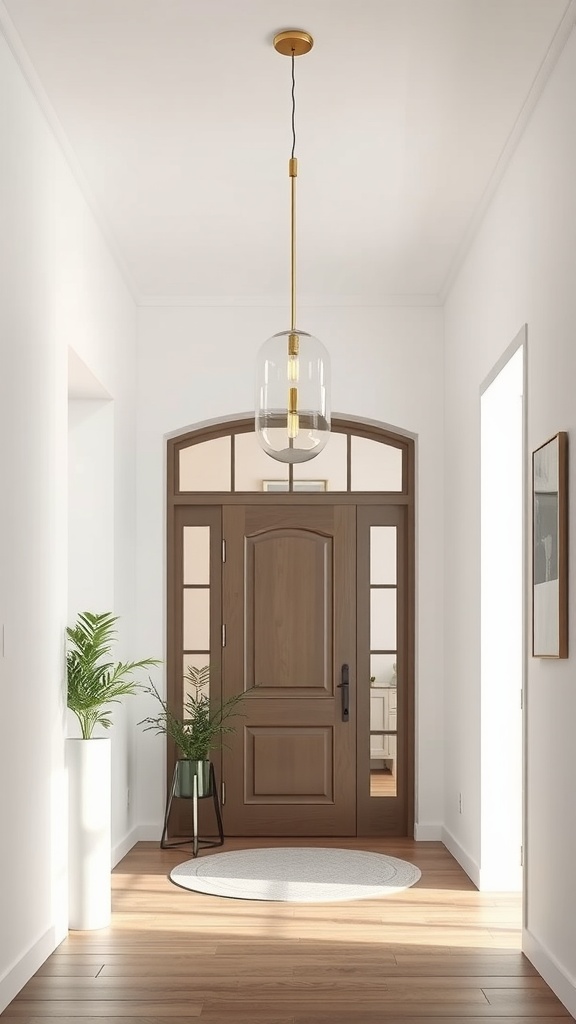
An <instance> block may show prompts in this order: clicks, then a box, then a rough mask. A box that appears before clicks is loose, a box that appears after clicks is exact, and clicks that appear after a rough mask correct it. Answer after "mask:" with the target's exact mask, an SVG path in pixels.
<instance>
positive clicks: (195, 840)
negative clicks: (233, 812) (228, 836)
mask: <svg viewBox="0 0 576 1024" xmlns="http://www.w3.org/2000/svg"><path fill="white" fill-rule="evenodd" d="M177 781H178V762H176V764H175V765H174V774H173V775H172V785H171V786H170V792H169V794H168V799H167V801H166V812H165V814H164V828H163V829H162V838H161V840H160V846H161V848H162V849H163V850H171V849H173V848H174V847H176V846H186V845H187V844H188V843H189V842H190V839H181V840H177V841H176V842H170V843H169V842H167V841H166V836H167V834H168V821H169V818H170V811H171V809H172V801H173V799H174V794H175V791H176V785H177ZM192 782H193V789H192V796H191V797H183V799H184V800H192V852H193V856H194V857H197V856H198V849H199V847H203V848H205V847H212V846H223V844H224V828H223V825H222V814H221V812H220V801H219V800H218V789H217V787H216V775H215V774H214V765H213V764H212V762H210V784H209V787H208V792H207V793H203V794H202V796H199V795H198V776H197V775H194V777H193V780H192ZM210 796H211V797H212V799H213V801H214V810H215V812H216V821H217V822H218V836H219V838H218V839H214V838H212V837H211V838H209V839H201V838H200V836H199V835H198V801H199V800H205V799H206V798H207V797H210Z"/></svg>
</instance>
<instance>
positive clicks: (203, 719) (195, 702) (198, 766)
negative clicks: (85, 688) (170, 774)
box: [138, 665, 244, 797]
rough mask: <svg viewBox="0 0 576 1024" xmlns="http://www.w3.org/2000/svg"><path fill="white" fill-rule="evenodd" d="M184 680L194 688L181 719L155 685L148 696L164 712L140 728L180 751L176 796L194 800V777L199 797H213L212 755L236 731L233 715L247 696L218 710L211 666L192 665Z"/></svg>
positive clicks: (233, 699)
mask: <svg viewBox="0 0 576 1024" xmlns="http://www.w3.org/2000/svg"><path fill="white" fill-rule="evenodd" d="M184 679H185V681H186V682H187V683H189V684H190V686H189V691H190V692H189V693H188V696H187V698H186V699H185V701H184V706H183V714H182V715H181V716H180V715H176V714H174V712H173V711H172V710H171V708H169V707H168V702H167V701H165V700H163V698H162V697H161V696H160V694H159V693H158V690H157V689H156V687H155V686H154V685H153V684H151V685H150V686H149V687H148V689H147V692H148V693H150V694H152V696H154V697H155V698H156V700H157V701H158V703H159V705H160V710H159V711H158V713H157V714H156V715H151V716H149V717H148V718H144V719H143V720H142V721H141V722H139V723H138V724H139V725H143V726H144V727H145V728H144V732H147V731H149V730H152V731H153V732H155V733H156V734H157V735H160V734H162V735H165V736H167V737H168V738H169V739H171V740H172V742H173V743H174V745H175V747H176V751H177V753H178V755H179V756H178V758H177V761H176V766H175V769H174V778H173V781H172V796H181V797H191V796H192V794H193V789H194V776H196V778H197V787H198V789H197V795H198V796H199V797H202V796H211V795H212V791H211V777H213V776H212V775H211V772H210V765H211V762H210V751H211V750H214V749H218V748H219V747H221V746H222V745H223V736H224V734H225V733H228V732H234V731H235V730H234V726H232V725H227V724H226V723H227V720H228V719H229V718H230V717H231V716H232V715H237V714H239V713H240V712H239V711H238V707H237V706H238V704H239V703H240V701H241V700H242V699H243V697H244V694H243V693H238V694H235V695H234V696H233V697H230V698H229V699H228V700H226V701H224V703H222V704H219V705H218V706H216V707H214V706H213V705H211V703H210V697H209V695H208V693H207V692H206V688H207V687H208V684H209V681H210V669H209V667H208V665H203V666H202V667H201V668H196V667H195V666H193V665H189V666H188V669H187V671H186V675H185V676H184Z"/></svg>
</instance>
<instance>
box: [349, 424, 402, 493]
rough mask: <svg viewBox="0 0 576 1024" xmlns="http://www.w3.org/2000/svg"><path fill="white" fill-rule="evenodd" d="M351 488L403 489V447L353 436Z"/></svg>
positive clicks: (360, 489) (369, 489) (368, 489)
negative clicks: (394, 446)
mask: <svg viewBox="0 0 576 1024" xmlns="http://www.w3.org/2000/svg"><path fill="white" fill-rule="evenodd" d="M351 442H352V450H351V452H352V469H351V484H350V486H351V489H352V490H353V491H401V490H402V449H401V448H393V447H392V445H389V444H381V443H380V442H379V441H371V440H370V439H369V438H366V437H352V438H351Z"/></svg>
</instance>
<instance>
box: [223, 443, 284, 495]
mask: <svg viewBox="0 0 576 1024" xmlns="http://www.w3.org/2000/svg"><path fill="white" fill-rule="evenodd" d="M234 473H235V479H234V490H235V491H261V490H262V481H263V480H268V479H269V478H270V477H274V479H276V480H284V481H285V483H286V488H287V487H288V464H287V463H282V462H276V460H275V459H272V458H271V457H270V456H269V455H267V454H266V452H265V451H263V449H262V448H261V447H260V445H259V444H258V441H257V440H256V434H236V436H235V438H234Z"/></svg>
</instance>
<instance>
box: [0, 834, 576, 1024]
mask: <svg viewBox="0 0 576 1024" xmlns="http://www.w3.org/2000/svg"><path fill="white" fill-rule="evenodd" d="M257 845H260V846H277V845H311V846H340V847H346V848H352V849H373V850H379V851H381V852H383V853H390V854H391V855H393V856H398V857H403V858H405V859H407V860H411V861H412V862H413V863H415V864H417V865H418V866H419V867H420V869H421V871H422V878H421V879H420V881H419V882H418V884H417V885H416V886H414V887H413V888H411V889H408V890H407V891H405V892H402V893H397V894H395V895H393V896H390V897H387V898H384V899H381V900H366V901H358V902H355V903H333V904H294V903H257V902H249V901H243V900H230V899H220V898H215V897H210V896H204V895H200V894H197V893H192V892H189V891H188V890H185V889H180V888H178V887H176V886H175V885H173V884H172V883H171V882H170V881H169V880H168V879H167V872H168V871H169V870H170V869H171V868H172V867H173V866H174V865H175V864H177V863H178V862H180V861H181V860H188V859H189V857H190V856H191V854H190V852H189V848H183V849H181V850H178V851H176V850H173V851H160V850H159V848H158V845H157V844H155V843H139V844H138V845H137V846H136V847H134V849H133V850H131V851H130V853H129V854H128V856H127V857H125V858H124V860H123V861H122V862H121V863H120V864H119V865H118V867H117V868H116V869H115V871H114V874H113V890H114V892H113V920H112V925H111V927H110V928H106V929H103V930H101V931H93V932H71V933H70V936H69V938H68V939H66V941H65V942H64V943H62V945H61V946H60V947H59V948H58V950H57V951H56V952H55V953H54V954H53V955H52V956H51V957H50V958H49V959H48V960H47V962H46V963H45V964H44V966H43V967H42V968H41V969H40V971H39V972H38V974H37V975H36V976H35V977H34V978H32V979H31V981H30V982H29V983H28V984H27V985H26V986H25V988H24V989H23V990H22V992H21V993H20V994H19V995H18V997H17V998H16V999H15V1000H14V1001H13V1002H12V1003H11V1004H10V1006H9V1007H8V1008H7V1009H6V1010H5V1012H4V1014H3V1015H2V1016H1V1020H2V1024H10V1022H12V1024H42V1022H44V1024H54V1022H55V1021H56V1020H57V1021H58V1022H59V1024H73V1022H76V1024H87V1019H88V1020H94V1019H96V1018H101V1020H102V1024H136V1022H138V1024H163V1022H164V1024H184V1022H189V1021H192V1020H194V1019H195V1018H198V1022H199V1024H224V1022H226V1024H232V1022H238V1024H248V1022H253V1024H328V1022H330V1024H350V1022H355V1024H394V1022H398V1024H440V1022H441V1021H446V1022H448V1024H481V1022H482V1021H483V1020H484V1019H488V1020H489V1021H490V1022H491V1024H551V1022H552V1024H553V1022H555V1021H556V1020H558V1021H559V1020H560V1019H563V1021H565V1022H567V1021H571V1020H572V1019H573V1018H572V1017H570V1015H569V1014H568V1012H567V1010H566V1009H565V1008H564V1007H563V1005H562V1004H561V1003H560V1002H559V1001H558V999H556V997H555V996H554V995H553V994H552V992H551V991H550V989H549V988H548V987H547V986H546V984H545V983H544V981H543V980H542V979H541V978H540V976H539V975H538V974H537V973H536V971H535V970H534V968H533V967H532V966H531V964H530V963H529V961H528V960H527V959H526V958H525V957H524V956H523V955H522V953H521V952H520V932H519V927H520V900H519V897H517V896H515V895H502V894H498V895H494V894H489V893H479V892H477V891H476V890H475V888H474V886H473V885H472V883H471V882H470V880H469V879H468V877H467V876H466V875H465V874H464V872H463V871H462V870H461V868H460V867H459V866H458V864H457V863H456V862H455V861H454V860H453V858H452V857H451V856H450V854H449V853H448V852H447V850H446V849H445V848H444V847H443V846H442V844H441V843H415V842H413V841H411V840H399V839H396V840H357V839H348V840H347V839H342V840H341V839H339V840H326V839H321V840H301V841H300V840H293V841H290V840H240V839H229V840H227V841H226V846H225V849H226V850H231V849H243V848H245V847H248V846H251V847H254V846H257ZM204 855H206V854H204Z"/></svg>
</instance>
